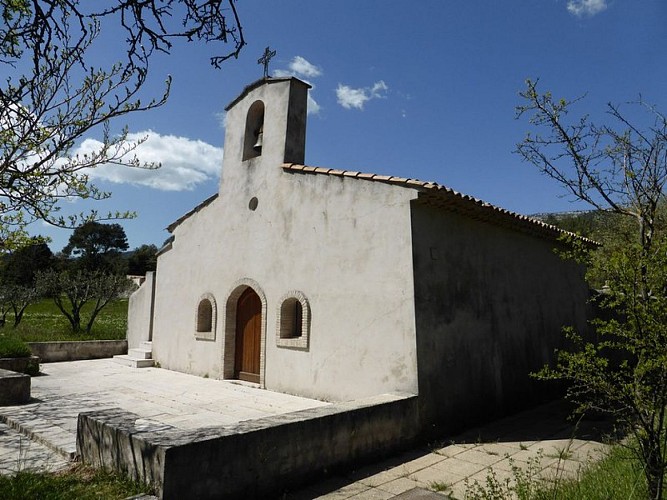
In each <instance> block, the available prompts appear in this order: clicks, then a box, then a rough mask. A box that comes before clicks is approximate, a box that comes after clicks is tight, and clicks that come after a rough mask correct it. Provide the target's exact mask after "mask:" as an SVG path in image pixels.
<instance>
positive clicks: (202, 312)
mask: <svg viewBox="0 0 667 500" xmlns="http://www.w3.org/2000/svg"><path fill="white" fill-rule="evenodd" d="M215 320H216V306H215V299H214V298H213V296H212V295H211V294H204V295H203V296H202V297H200V299H199V304H198V305H197V314H196V317H195V337H197V338H198V339H205V340H215Z"/></svg>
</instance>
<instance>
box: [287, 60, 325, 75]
mask: <svg viewBox="0 0 667 500" xmlns="http://www.w3.org/2000/svg"><path fill="white" fill-rule="evenodd" d="M289 69H290V70H292V71H293V72H294V73H295V74H296V75H301V76H303V77H305V78H317V77H318V76H321V75H322V70H321V69H320V68H318V67H317V66H315V65H314V64H311V63H309V62H308V61H306V60H305V59H304V58H303V57H301V56H296V57H295V58H294V59H292V62H291V63H290V64H289Z"/></svg>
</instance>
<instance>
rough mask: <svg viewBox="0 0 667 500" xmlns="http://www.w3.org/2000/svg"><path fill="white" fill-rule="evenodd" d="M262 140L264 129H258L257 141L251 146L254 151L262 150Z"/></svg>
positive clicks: (259, 151)
mask: <svg viewBox="0 0 667 500" xmlns="http://www.w3.org/2000/svg"><path fill="white" fill-rule="evenodd" d="M263 140H264V129H261V128H260V129H259V132H258V133H257V142H255V145H254V146H253V147H252V149H254V150H255V151H257V152H258V153H261V152H262V143H263Z"/></svg>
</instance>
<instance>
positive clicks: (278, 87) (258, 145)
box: [221, 78, 310, 191]
mask: <svg viewBox="0 0 667 500" xmlns="http://www.w3.org/2000/svg"><path fill="white" fill-rule="evenodd" d="M309 88H310V85H308V84H307V83H305V82H303V81H301V80H299V79H297V78H262V79H260V80H257V81H256V82H254V83H252V84H250V85H248V86H247V87H246V88H245V89H243V92H241V94H240V95H239V96H238V97H237V98H236V99H234V100H233V101H232V102H231V103H230V104H229V105H228V106H227V107H226V108H225V111H226V112H227V116H226V123H225V143H224V159H223V162H222V165H223V167H222V176H221V191H222V189H223V187H225V183H226V182H229V183H232V184H235V183H237V182H239V181H241V182H252V181H251V179H250V178H248V176H253V177H265V176H271V175H272V174H271V171H272V170H276V171H279V170H280V165H281V164H282V163H303V162H304V157H305V146H306V111H307V101H308V89H309ZM276 175H278V172H277V173H276ZM244 179H245V181H244ZM228 187H229V186H227V188H228Z"/></svg>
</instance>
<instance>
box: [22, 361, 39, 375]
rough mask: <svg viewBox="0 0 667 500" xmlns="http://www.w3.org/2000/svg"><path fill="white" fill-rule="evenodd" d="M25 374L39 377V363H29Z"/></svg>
mask: <svg viewBox="0 0 667 500" xmlns="http://www.w3.org/2000/svg"><path fill="white" fill-rule="evenodd" d="M24 373H25V374H26V375H30V376H31V377H34V376H35V375H37V374H38V373H39V361H36V360H30V361H29V362H28V366H26V369H25V371H24Z"/></svg>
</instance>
